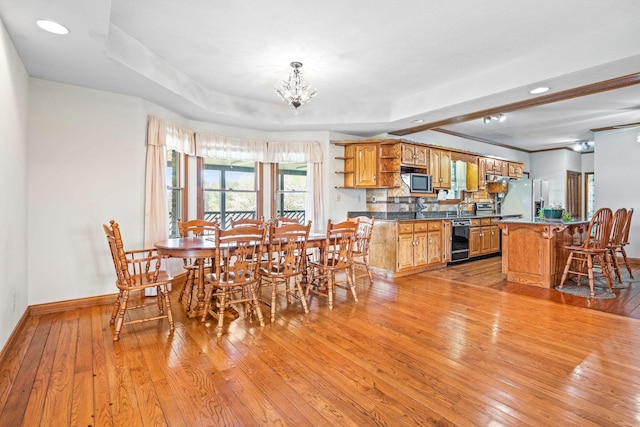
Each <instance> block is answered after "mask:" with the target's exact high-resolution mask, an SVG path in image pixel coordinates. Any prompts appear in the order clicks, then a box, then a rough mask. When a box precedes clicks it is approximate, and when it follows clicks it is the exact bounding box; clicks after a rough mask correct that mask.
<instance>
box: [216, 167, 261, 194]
mask: <svg viewBox="0 0 640 427" xmlns="http://www.w3.org/2000/svg"><path fill="white" fill-rule="evenodd" d="M224 184H225V189H227V190H251V191H254V190H255V189H256V174H255V173H252V172H248V171H227V173H226V174H225V183H224Z"/></svg>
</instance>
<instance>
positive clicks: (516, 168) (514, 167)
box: [508, 162, 524, 179]
mask: <svg viewBox="0 0 640 427" xmlns="http://www.w3.org/2000/svg"><path fill="white" fill-rule="evenodd" d="M523 166H524V165H523V164H522V163H515V162H509V171H508V176H509V178H516V179H518V178H522V176H523V173H522V169H523Z"/></svg>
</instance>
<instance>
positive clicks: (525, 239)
mask: <svg viewBox="0 0 640 427" xmlns="http://www.w3.org/2000/svg"><path fill="white" fill-rule="evenodd" d="M588 224H589V221H582V220H576V221H570V222H559V221H539V220H523V219H503V220H500V221H498V226H499V227H500V228H501V229H502V273H503V274H506V276H507V280H508V281H510V282H518V283H523V284H527V285H534V286H541V287H545V288H552V287H554V286H557V285H559V284H560V279H561V278H562V272H563V270H564V266H565V263H566V261H567V257H568V256H569V253H568V251H567V250H566V249H565V246H568V245H574V244H579V243H580V242H581V241H582V238H583V235H584V233H585V230H586V228H587V226H588Z"/></svg>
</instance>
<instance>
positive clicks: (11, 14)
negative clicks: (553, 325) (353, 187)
mask: <svg viewBox="0 0 640 427" xmlns="http://www.w3.org/2000/svg"><path fill="white" fill-rule="evenodd" d="M0 17H1V18H2V21H3V22H4V24H5V26H6V28H7V31H8V32H9V35H10V37H11V39H12V41H13V44H14V45H15V47H16V50H17V51H18V54H19V56H20V57H21V59H22V61H23V62H24V65H25V67H26V69H27V71H28V73H29V75H30V76H32V77H36V78H42V79H47V80H52V81H57V82H63V83H68V84H73V85H79V86H84V87H89V88H95V89H101V90H108V91H112V92H116V93H122V94H127V95H131V96H136V97H141V98H144V99H147V100H149V101H152V102H154V103H157V104H159V105H161V106H163V107H165V108H167V109H169V110H172V111H175V112H176V113H179V114H181V115H183V116H184V117H186V118H188V119H191V120H195V121H204V122H214V123H219V124H227V125H232V126H241V127H246V128H251V129H260V130H265V131H292V130H332V131H337V132H343V133H348V134H353V135H360V136H373V135H377V134H381V133H384V132H392V131H397V130H402V129H407V128H412V127H414V126H416V124H415V123H412V120H414V119H422V120H424V123H438V122H448V124H446V125H444V126H442V128H443V129H444V130H445V131H449V132H454V133H457V134H462V135H468V136H471V137H474V138H479V139H485V140H488V141H492V142H496V143H501V144H505V145H509V146H513V147H517V148H520V149H524V150H532V151H533V150H538V149H548V148H556V147H562V146H568V145H570V144H572V143H573V142H575V141H578V140H586V139H592V133H591V129H594V128H602V127H608V126H615V125H622V124H628V123H635V122H640V109H639V108H638V106H639V105H640V86H638V85H633V86H628V87H626V88H623V89H616V90H614V91H608V92H603V93H599V94H595V95H589V96H585V97H579V98H573V99H571V100H567V101H562V102H556V103H553V104H546V105H542V106H538V107H534V108H527V109H522V110H517V111H513V112H508V113H507V115H508V119H507V120H506V121H505V122H502V123H491V124H484V123H482V120H481V119H474V120H471V121H464V122H460V123H458V122H457V121H456V120H457V119H456V118H460V117H469V116H470V115H473V113H475V112H478V111H487V110H495V109H496V107H498V106H503V105H509V104H513V103H517V102H521V101H526V100H527V99H530V98H531V97H532V96H533V95H530V94H529V93H528V90H529V89H531V88H533V87H535V86H538V85H546V86H549V87H550V88H551V93H553V92H557V91H565V90H569V89H572V88H576V87H581V86H587V85H591V84H594V83H597V82H601V81H605V80H610V79H615V78H619V77H621V76H625V75H632V74H636V73H639V72H640V45H639V44H638V42H637V41H638V40H640V2H638V1H637V0H617V1H616V2H615V3H614V2H605V1H585V0H565V1H562V2H558V1H553V0H542V1H535V2H533V1H513V0H495V1H492V2H489V3H487V2H478V1H475V0H459V1H456V2H444V1H425V0H407V1H403V2H390V1H375V0H366V1H365V0H352V1H348V2H345V1H335V0H325V1H322V2H300V1H294V0H273V1H269V2H264V1H253V2H247V1H243V2H242V1H227V2H221V1H210V0H186V1H180V2H177V1H169V0H154V1H152V0H135V1H130V0H114V1H107V0H95V1H91V2H78V1H74V0H60V1H55V2H52V1H50V0H25V1H20V2H17V1H15V0H0ZM43 17H46V18H49V19H54V20H56V21H58V22H60V23H62V24H64V25H66V26H67V27H68V28H69V29H70V30H71V33H70V34H69V35H67V36H56V35H52V34H49V33H46V32H44V31H42V30H40V29H39V28H38V27H36V26H35V21H36V19H39V18H43ZM292 61H300V62H302V63H303V64H304V66H303V67H302V72H303V74H304V76H305V78H306V80H307V81H308V82H309V83H310V84H311V85H312V86H314V87H316V88H318V90H319V95H318V96H317V97H316V98H314V99H313V100H312V101H311V102H310V103H308V104H306V105H304V106H302V107H301V108H300V109H299V111H298V113H297V114H294V110H293V108H292V107H290V106H287V105H285V104H284V103H283V102H282V101H281V100H280V99H279V98H278V97H276V95H275V92H274V89H273V87H274V85H275V84H277V83H278V82H279V81H280V80H282V79H284V78H286V76H287V75H288V73H289V70H290V67H289V63H290V62H292ZM495 112H496V113H497V112H499V111H497V110H496V111H495ZM406 137H407V138H411V135H407V136H406Z"/></svg>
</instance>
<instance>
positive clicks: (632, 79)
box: [389, 73, 640, 136]
mask: <svg viewBox="0 0 640 427" xmlns="http://www.w3.org/2000/svg"><path fill="white" fill-rule="evenodd" d="M638 83H640V73H635V74H629V75H626V76H622V77H616V78H614V79H610V80H604V81H601V82H598V83H592V84H588V85H585V86H579V87H576V88H572V89H567V90H562V91H559V92H554V93H550V94H547V95H540V96H536V97H534V98H531V99H525V100H522V101H517V102H512V103H510V104H504V105H499V106H496V107H492V108H487V109H484V110H480V111H475V112H472V113H469V114H463V115H460V116H454V117H450V118H447V119H442V120H438V121H435V122H431V123H423V124H421V125H419V126H413V127H410V128H405V129H399V130H395V131H392V132H389V134H391V135H397V136H404V135H409V134H412V133H418V132H424V131H426V130H432V129H435V128H439V127H442V126H448V125H454V124H457V123H463V122H468V121H470V120H476V119H481V118H483V117H487V116H491V115H496V114H500V113H509V112H512V111H518V110H524V109H527V108H532V107H538V106H540V105H545V104H551V103H553V102H559V101H566V100H568V99H573V98H579V97H582V96H587V95H593V94H595V93H600V92H606V91H609V90H614V89H621V88H623V87H628V86H633V85H636V84H638Z"/></svg>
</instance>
